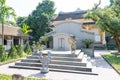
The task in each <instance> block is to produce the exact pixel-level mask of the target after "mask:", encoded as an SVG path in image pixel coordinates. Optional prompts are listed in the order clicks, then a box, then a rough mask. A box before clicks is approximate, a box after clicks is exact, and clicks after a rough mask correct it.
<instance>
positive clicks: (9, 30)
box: [0, 24, 24, 36]
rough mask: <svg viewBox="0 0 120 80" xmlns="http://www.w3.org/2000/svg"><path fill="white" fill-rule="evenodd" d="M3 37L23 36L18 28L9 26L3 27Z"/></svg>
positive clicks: (0, 28)
mask: <svg viewBox="0 0 120 80" xmlns="http://www.w3.org/2000/svg"><path fill="white" fill-rule="evenodd" d="M0 35H2V25H1V24H0ZM4 35H9V36H24V34H23V33H22V32H21V31H20V30H19V27H10V26H9V25H4Z"/></svg>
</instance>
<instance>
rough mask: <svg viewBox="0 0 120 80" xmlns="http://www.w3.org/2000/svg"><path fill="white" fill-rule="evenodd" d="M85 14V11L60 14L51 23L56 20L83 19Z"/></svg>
mask: <svg viewBox="0 0 120 80" xmlns="http://www.w3.org/2000/svg"><path fill="white" fill-rule="evenodd" d="M85 13H86V11H83V10H81V11H74V12H61V13H59V14H58V15H57V16H56V18H55V19H53V21H58V20H65V19H66V18H71V19H81V18H83V15H84V14H85Z"/></svg>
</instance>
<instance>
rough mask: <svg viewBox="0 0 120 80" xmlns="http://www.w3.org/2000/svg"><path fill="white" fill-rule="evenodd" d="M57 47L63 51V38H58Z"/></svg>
mask: <svg viewBox="0 0 120 80" xmlns="http://www.w3.org/2000/svg"><path fill="white" fill-rule="evenodd" d="M58 47H59V48H62V49H65V39H64V38H59V40H58Z"/></svg>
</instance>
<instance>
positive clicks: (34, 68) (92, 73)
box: [9, 65, 98, 75]
mask: <svg viewBox="0 0 120 80" xmlns="http://www.w3.org/2000/svg"><path fill="white" fill-rule="evenodd" d="M9 68H18V69H32V70H40V69H41V67H30V66H17V65H15V66H9ZM49 69H50V71H59V72H68V73H78V74H88V75H98V74H97V73H94V72H86V71H75V70H66V69H54V68H49Z"/></svg>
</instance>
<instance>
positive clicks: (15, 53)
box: [8, 45, 18, 59]
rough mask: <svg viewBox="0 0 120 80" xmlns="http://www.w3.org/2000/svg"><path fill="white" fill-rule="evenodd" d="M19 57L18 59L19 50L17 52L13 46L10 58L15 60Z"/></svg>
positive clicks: (9, 54)
mask: <svg viewBox="0 0 120 80" xmlns="http://www.w3.org/2000/svg"><path fill="white" fill-rule="evenodd" d="M17 57H18V55H17V50H16V48H15V46H14V45H12V46H11V48H10V50H9V53H8V58H11V59H12V58H13V59H15V58H17Z"/></svg>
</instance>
